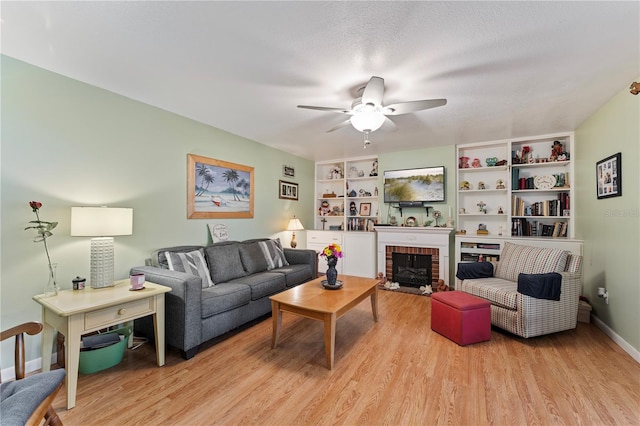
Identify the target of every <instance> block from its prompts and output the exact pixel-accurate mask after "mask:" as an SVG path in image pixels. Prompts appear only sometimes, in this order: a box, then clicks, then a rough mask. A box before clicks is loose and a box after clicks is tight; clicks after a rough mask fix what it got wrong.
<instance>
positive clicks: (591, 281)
mask: <svg viewBox="0 0 640 426" xmlns="http://www.w3.org/2000/svg"><path fill="white" fill-rule="evenodd" d="M638 117H640V96H633V95H631V94H630V93H629V89H628V88H625V89H624V90H622V91H621V92H620V93H619V94H618V95H616V96H615V97H614V98H612V99H611V100H610V101H609V102H608V103H607V104H606V105H604V106H603V107H602V108H601V109H600V110H599V111H598V112H596V113H595V114H594V115H593V116H591V117H590V118H589V119H588V120H587V121H585V122H584V123H583V124H582V125H581V126H580V127H579V128H578V129H577V130H576V132H575V136H576V152H577V155H576V156H575V157H574V158H575V159H576V167H575V170H576V179H575V180H576V183H577V188H576V198H577V200H578V202H577V205H576V212H577V218H576V223H577V237H578V238H581V239H583V240H584V242H585V244H584V255H585V256H584V261H585V264H584V294H585V295H586V296H587V297H588V298H589V299H590V301H591V304H592V305H593V312H594V314H595V315H597V317H598V318H599V319H601V320H602V321H603V322H604V323H605V324H606V325H607V326H608V327H610V328H611V329H612V330H613V331H614V332H615V333H616V334H618V335H619V336H620V337H622V338H623V339H624V340H625V341H626V342H627V343H629V344H630V345H631V346H633V347H634V348H635V349H636V350H640V327H639V325H640V314H639V312H640V309H638V306H639V304H640V278H639V277H640V249H639V246H640V225H639V222H640V196H639V195H640V172H639V170H640V166H639V165H640V149H639V148H638V146H639V145H640V120H639V118H638ZM617 152H621V153H622V196H621V197H614V198H606V199H602V200H598V199H597V197H596V172H595V167H596V166H595V165H596V162H598V161H600V160H602V159H604V158H606V157H609V156H610V155H613V154H615V153H617ZM598 287H605V288H606V289H607V291H608V292H609V304H608V305H607V304H605V302H604V301H603V300H602V299H600V298H598V297H597V290H598Z"/></svg>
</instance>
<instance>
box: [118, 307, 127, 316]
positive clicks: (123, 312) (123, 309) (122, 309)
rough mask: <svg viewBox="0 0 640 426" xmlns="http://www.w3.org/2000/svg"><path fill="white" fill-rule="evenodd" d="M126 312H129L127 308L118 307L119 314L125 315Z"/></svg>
mask: <svg viewBox="0 0 640 426" xmlns="http://www.w3.org/2000/svg"><path fill="white" fill-rule="evenodd" d="M126 313H127V310H126V309H125V308H120V309H118V315H124V314H126Z"/></svg>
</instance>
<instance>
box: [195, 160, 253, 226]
mask: <svg viewBox="0 0 640 426" xmlns="http://www.w3.org/2000/svg"><path fill="white" fill-rule="evenodd" d="M254 192H255V190H254V185H253V167H248V166H243V165H240V164H235V163H229V162H227V161H222V160H215V159H213V158H207V157H201V156H199V155H193V154H187V218H188V219H223V218H252V217H253V199H254Z"/></svg>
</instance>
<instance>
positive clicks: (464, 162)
mask: <svg viewBox="0 0 640 426" xmlns="http://www.w3.org/2000/svg"><path fill="white" fill-rule="evenodd" d="M458 168H459V169H468V168H469V157H460V163H459V164H458Z"/></svg>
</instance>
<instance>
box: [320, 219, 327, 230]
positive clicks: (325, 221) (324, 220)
mask: <svg viewBox="0 0 640 426" xmlns="http://www.w3.org/2000/svg"><path fill="white" fill-rule="evenodd" d="M320 222H322V230H323V231H324V226H325V225H326V224H327V219H326V218H324V217H323V218H322V220H321V221H320Z"/></svg>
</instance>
